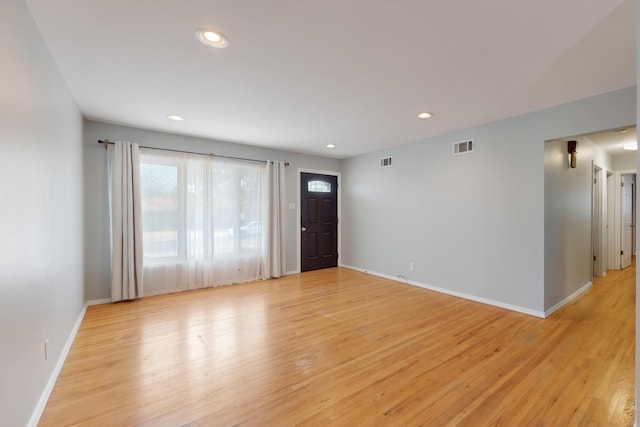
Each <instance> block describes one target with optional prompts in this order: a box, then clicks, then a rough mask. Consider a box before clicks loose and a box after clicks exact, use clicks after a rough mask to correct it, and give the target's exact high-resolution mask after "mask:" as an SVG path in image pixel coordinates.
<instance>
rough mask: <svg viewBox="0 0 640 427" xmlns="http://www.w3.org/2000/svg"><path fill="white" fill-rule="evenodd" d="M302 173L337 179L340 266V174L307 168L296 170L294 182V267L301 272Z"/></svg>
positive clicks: (339, 254)
mask: <svg viewBox="0 0 640 427" xmlns="http://www.w3.org/2000/svg"><path fill="white" fill-rule="evenodd" d="M302 173H317V174H320V175H329V176H335V177H337V178H338V265H340V258H341V256H342V255H341V254H342V174H341V173H340V172H335V171H323V170H319V169H307V168H298V170H297V174H298V179H297V182H296V189H297V191H296V193H297V194H296V205H297V206H296V208H297V211H296V227H297V228H296V236H297V238H296V248H297V250H296V252H297V255H296V258H297V260H296V263H297V264H296V265H297V271H298V272H300V271H302V262H301V258H302V248H301V246H300V244H301V243H300V240H301V238H302V236H301V235H300V233H301V230H300V228H301V227H302V224H301V223H300V179H301V178H302Z"/></svg>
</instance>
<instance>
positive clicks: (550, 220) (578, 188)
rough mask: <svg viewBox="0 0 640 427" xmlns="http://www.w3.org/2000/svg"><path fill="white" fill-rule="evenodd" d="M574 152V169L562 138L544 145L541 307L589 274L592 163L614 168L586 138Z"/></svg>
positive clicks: (552, 302)
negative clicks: (543, 268)
mask: <svg viewBox="0 0 640 427" xmlns="http://www.w3.org/2000/svg"><path fill="white" fill-rule="evenodd" d="M577 152H578V155H577V158H578V160H577V167H576V168H575V169H571V168H570V167H569V165H568V153H567V142H566V140H560V141H548V142H546V143H545V144H544V206H545V210H544V236H545V240H544V258H545V270H544V273H545V277H544V308H545V310H548V309H549V308H551V307H553V306H555V305H556V304H558V303H560V302H562V301H563V300H564V299H565V298H567V297H569V296H571V295H572V294H573V293H575V292H576V291H578V290H579V289H581V288H582V287H584V286H585V285H587V284H588V283H589V282H591V279H592V277H593V275H592V273H593V261H592V258H591V256H592V251H591V230H592V224H591V216H592V215H591V209H592V208H591V198H592V191H593V190H592V189H593V185H592V183H591V182H592V181H591V179H592V176H593V172H592V170H593V167H592V164H593V162H595V163H596V165H598V166H599V167H601V168H603V169H604V170H608V171H613V160H612V159H611V156H610V155H608V154H607V153H605V152H604V151H603V150H602V149H600V148H599V147H597V146H596V145H594V144H593V143H591V142H589V141H587V140H585V139H581V140H579V142H578V147H577ZM603 176H606V173H604V174H603Z"/></svg>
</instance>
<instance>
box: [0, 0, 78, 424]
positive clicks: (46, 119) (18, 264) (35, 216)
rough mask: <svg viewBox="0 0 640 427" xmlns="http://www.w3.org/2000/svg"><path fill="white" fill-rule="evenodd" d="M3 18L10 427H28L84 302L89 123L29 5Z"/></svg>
mask: <svg viewBox="0 0 640 427" xmlns="http://www.w3.org/2000/svg"><path fill="white" fill-rule="evenodd" d="M0 10H1V13H0V58H2V66H0V195H1V197H2V203H1V205H0V206H2V208H1V209H0V236H2V237H1V238H0V343H1V344H0V348H1V350H0V366H2V369H0V424H2V425H4V426H23V425H26V424H27V422H28V421H29V419H30V417H31V415H32V413H33V411H34V408H35V407H36V405H37V403H38V400H39V398H40V396H41V394H42V392H43V390H44V389H45V386H46V384H47V382H48V380H49V377H50V375H51V373H52V372H53V370H54V367H55V365H56V362H57V360H58V358H59V356H60V354H61V350H62V348H63V347H64V345H65V343H66V341H67V339H68V337H69V335H70V333H71V331H72V329H73V326H74V324H75V321H76V319H77V317H78V315H79V314H80V313H81V311H82V308H83V304H84V297H83V283H82V279H83V267H82V244H83V235H82V221H83V218H82V152H81V150H82V144H81V141H82V137H81V132H82V118H81V116H80V112H79V111H78V109H77V107H76V105H75V102H74V101H73V99H72V98H71V96H70V94H69V92H68V90H67V87H66V85H65V83H64V81H63V79H62V77H61V75H60V73H59V71H58V69H57V66H56V64H55V63H54V61H53V59H52V58H51V56H50V54H49V51H48V49H47V47H46V45H45V43H44V41H43V40H42V38H41V36H40V33H39V31H38V30H37V28H36V26H35V24H34V22H33V20H32V18H31V15H30V13H29V11H28V9H27V7H26V5H25V3H24V1H22V0H6V1H3V2H2V7H1V8H0ZM47 337H48V338H49V344H50V345H49V348H50V356H49V359H48V360H45V359H44V340H45V339H46V338H47Z"/></svg>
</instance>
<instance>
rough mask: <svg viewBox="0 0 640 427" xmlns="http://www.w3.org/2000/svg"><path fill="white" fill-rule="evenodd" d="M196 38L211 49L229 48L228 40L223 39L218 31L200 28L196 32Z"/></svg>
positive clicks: (223, 36)
mask: <svg viewBox="0 0 640 427" xmlns="http://www.w3.org/2000/svg"><path fill="white" fill-rule="evenodd" d="M196 37H197V39H198V40H200V41H201V42H202V43H204V44H206V45H207V46H211V47H227V46H229V39H227V37H225V35H224V34H222V33H221V32H220V31H216V30H212V29H211V28H200V29H199V30H198V31H196Z"/></svg>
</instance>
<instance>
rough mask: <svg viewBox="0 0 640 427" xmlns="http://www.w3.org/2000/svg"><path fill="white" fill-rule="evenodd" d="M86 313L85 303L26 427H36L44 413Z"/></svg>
mask: <svg viewBox="0 0 640 427" xmlns="http://www.w3.org/2000/svg"><path fill="white" fill-rule="evenodd" d="M86 312H87V303H85V304H84V306H83V307H82V310H80V314H79V315H78V318H77V319H76V323H75V324H74V325H73V328H72V329H71V333H70V334H69V338H67V342H66V343H65V344H64V347H63V348H62V351H61V352H60V356H59V357H58V361H57V362H56V366H55V367H54V368H53V372H51V376H49V381H48V382H47V385H46V386H45V388H44V390H42V394H41V395H40V399H39V400H38V404H37V405H36V407H35V408H34V409H33V413H32V414H31V419H29V423H28V424H27V427H36V426H37V425H38V422H39V421H40V417H41V416H42V412H44V408H45V407H46V406H47V402H48V401H49V396H50V395H51V392H52V391H53V386H55V385H56V381H57V380H58V375H60V371H62V366H64V362H65V361H66V360H67V356H68V355H69V350H71V345H72V344H73V340H75V338H76V334H77V333H78V329H80V325H81V324H82V320H83V319H84V314H85V313H86Z"/></svg>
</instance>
